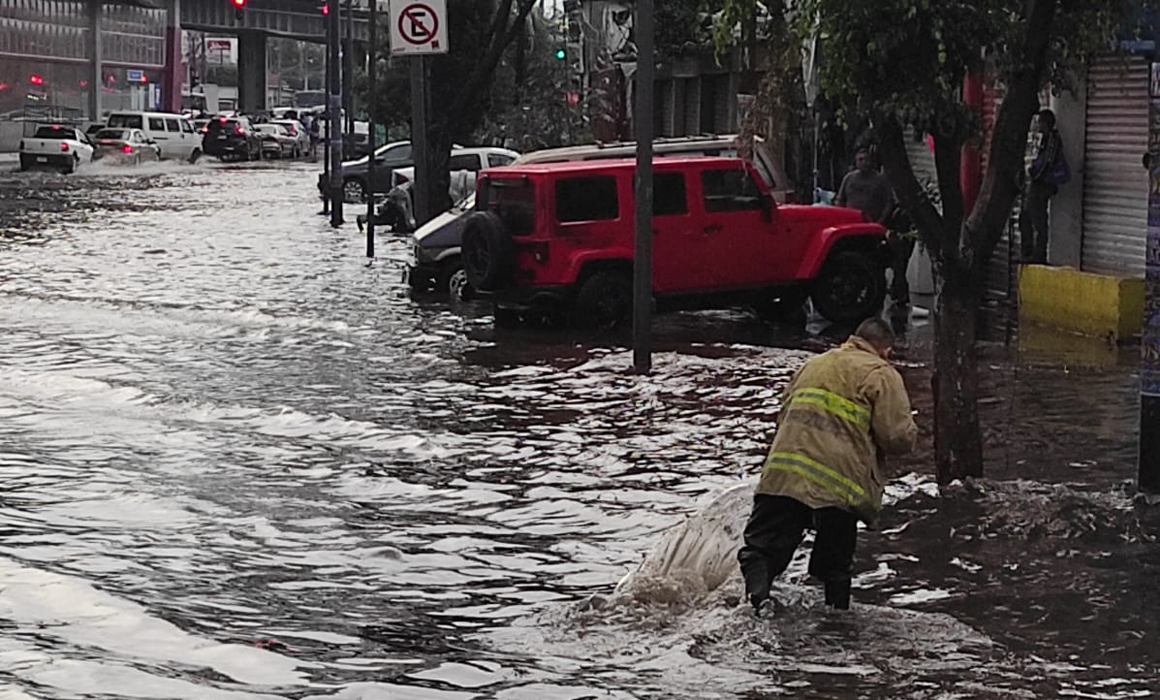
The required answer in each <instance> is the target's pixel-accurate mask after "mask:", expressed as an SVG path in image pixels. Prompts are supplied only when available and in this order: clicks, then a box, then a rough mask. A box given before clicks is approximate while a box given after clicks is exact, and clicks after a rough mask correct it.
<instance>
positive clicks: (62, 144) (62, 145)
mask: <svg viewBox="0 0 1160 700" xmlns="http://www.w3.org/2000/svg"><path fill="white" fill-rule="evenodd" d="M60 152H61V153H68V141H61V142H60Z"/></svg>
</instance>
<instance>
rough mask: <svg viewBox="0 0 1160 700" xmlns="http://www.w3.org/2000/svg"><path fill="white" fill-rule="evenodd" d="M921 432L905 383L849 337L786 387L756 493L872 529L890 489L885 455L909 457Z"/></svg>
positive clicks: (866, 347) (863, 343)
mask: <svg viewBox="0 0 1160 700" xmlns="http://www.w3.org/2000/svg"><path fill="white" fill-rule="evenodd" d="M917 433H918V429H917V428H916V427H915V425H914V420H913V418H912V417H911V415H910V399H909V397H908V396H907V394H906V387H905V385H904V384H903V383H902V377H901V376H899V374H898V372H897V371H896V370H895V369H894V368H893V367H892V366H891V365H890V363H889V362H887V361H886V360H883V359H882V358H881V357H879V356H878V353H877V352H876V351H875V350H874V347H873V346H872V345H871V344H870V343H868V342H866V341H865V340H863V339H862V338H858V337H853V338H850V340H848V341H846V343H844V344H843V345H842V346H841V347H838V348H835V349H834V350H830V351H829V352H826V353H823V354H821V355H818V356H817V357H815V358H813V359H811V360H810V361H808V362H807V363H806V364H805V366H804V367H802V368H801V370H799V371H798V373H797V375H796V376H795V377H794V378H793V381H791V382H790V384H789V386H788V387H786V390H785V395H784V397H783V400H782V409H781V412H780V414H779V415H778V429H777V435H776V436H775V437H774V439H773V445H772V447H770V450H769V456H768V457H767V458H766V460H765V467H764V469H763V471H762V476H761V481H760V483H759V484H758V486H757V492H758V493H764V494H769V495H774V496H789V497H790V498H793V499H796V500H798V501H801V502H802V503H804V504H806V505H808V506H810V507H811V508H827V507H838V508H842V509H844V510H848V511H851V512H853V513H856V514H857V515H858V516H859V517H861V518H862V519H863V520H866V521H867V522H873V521H874V520H875V519H876V517H877V514H878V512H879V511H880V510H881V509H882V489H883V483H884V480H883V478H882V472H881V465H880V464H879V463H878V453H879V451H882V452H883V453H886V454H902V453H906V452H909V451H910V450H911V449H913V447H914V442H915V438H916V436H917Z"/></svg>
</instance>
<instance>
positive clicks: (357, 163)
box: [318, 141, 415, 202]
mask: <svg viewBox="0 0 1160 700" xmlns="http://www.w3.org/2000/svg"><path fill="white" fill-rule="evenodd" d="M369 164H370V158H368V157H366V156H363V157H362V158H359V159H358V160H351V161H346V162H344V163H343V164H342V193H343V200H344V201H347V202H365V201H366V196H367V190H368V187H367V170H368V169H369V168H368V167H367V166H368V165H369ZM414 164H415V162H414V161H413V160H412V159H411V142H410V141H395V142H393V143H388V144H386V145H385V146H379V148H378V150H376V151H375V182H374V192H375V193H376V194H382V193H385V192H389V191H390V190H391V171H393V170H394V169H395V168H408V167H410V166H412V165H414ZM329 192H330V190H329V183H328V182H327V180H326V173H321V174H319V176H318V193H319V194H321V195H322V197H323V198H325V197H326V196H327V195H328V194H329Z"/></svg>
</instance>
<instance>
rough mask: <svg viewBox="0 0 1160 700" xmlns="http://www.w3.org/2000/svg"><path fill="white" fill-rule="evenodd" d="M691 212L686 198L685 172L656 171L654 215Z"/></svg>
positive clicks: (654, 179)
mask: <svg viewBox="0 0 1160 700" xmlns="http://www.w3.org/2000/svg"><path fill="white" fill-rule="evenodd" d="M687 213H689V203H688V202H687V201H686V200H685V174H684V173H656V174H655V175H653V216H672V215H674V214H687Z"/></svg>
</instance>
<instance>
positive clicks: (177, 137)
mask: <svg viewBox="0 0 1160 700" xmlns="http://www.w3.org/2000/svg"><path fill="white" fill-rule="evenodd" d="M106 126H107V127H108V128H110V129H117V128H120V129H140V130H141V133H143V134H145V136H146V137H148V138H150V139H152V140H154V141H156V142H157V148H158V152H159V153H160V154H161V158H162V159H169V160H185V161H189V162H190V163H196V162H197V159H198V158H200V157H201V154H202V152H203V146H202V138H201V134H199V133H197V131H196V130H195V129H194V128H193V122H191V121H190V120H189V119H188V118H186V117H185V116H183V115H180V114H172V113H169V112H112V113H111V114H109V119H108V121H107V122H106Z"/></svg>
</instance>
